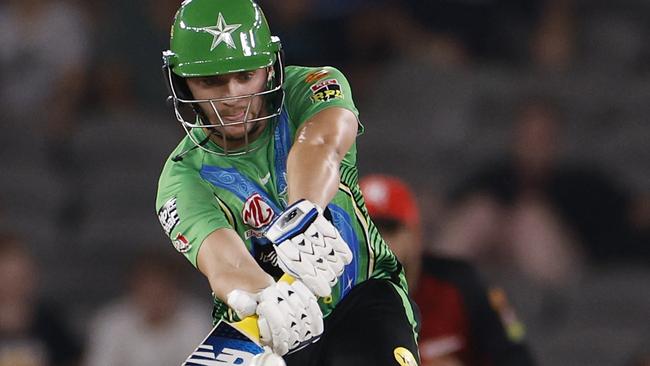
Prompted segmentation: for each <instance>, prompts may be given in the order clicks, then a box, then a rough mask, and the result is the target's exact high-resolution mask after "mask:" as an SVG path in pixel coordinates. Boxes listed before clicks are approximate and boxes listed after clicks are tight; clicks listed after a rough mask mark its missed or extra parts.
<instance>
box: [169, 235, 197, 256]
mask: <svg viewBox="0 0 650 366" xmlns="http://www.w3.org/2000/svg"><path fill="white" fill-rule="evenodd" d="M172 244H174V248H176V250H178V251H179V252H180V253H187V252H189V251H190V249H192V244H190V241H189V240H187V238H186V237H185V236H184V235H183V234H181V233H178V234H177V235H176V238H175V239H174V240H172Z"/></svg>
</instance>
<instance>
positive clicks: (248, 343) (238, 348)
mask: <svg viewBox="0 0 650 366" xmlns="http://www.w3.org/2000/svg"><path fill="white" fill-rule="evenodd" d="M253 338H254V335H253ZM262 352H264V349H263V348H262V347H261V346H260V345H259V344H258V343H257V342H255V341H254V340H253V339H251V338H250V336H249V335H247V331H246V330H244V329H242V328H241V327H240V324H239V323H237V324H230V323H228V322H226V321H220V322H219V323H217V325H216V326H215V327H214V328H213V329H212V331H211V332H210V334H209V335H208V336H207V338H206V339H205V340H204V341H203V342H202V343H201V344H200V345H199V347H198V348H197V349H196V350H195V351H194V352H193V353H192V354H191V355H190V356H189V357H188V358H187V360H185V362H184V363H183V365H182V366H229V365H233V366H246V365H249V364H250V362H251V359H252V358H253V356H255V355H257V354H259V353H262Z"/></svg>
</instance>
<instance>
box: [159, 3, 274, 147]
mask: <svg viewBox="0 0 650 366" xmlns="http://www.w3.org/2000/svg"><path fill="white" fill-rule="evenodd" d="M281 50H282V46H281V44H280V39H279V38H277V37H274V36H271V31H270V29H269V26H268V23H267V21H266V18H265V16H264V13H263V12H262V9H261V8H260V7H259V6H258V5H257V4H256V3H255V2H254V1H253V0H185V1H183V3H182V4H181V7H180V9H179V10H178V12H177V13H176V16H175V18H174V24H173V25H172V30H171V42H170V49H169V50H167V51H164V52H163V71H164V75H165V80H166V83H167V86H168V88H169V92H170V97H169V101H170V102H171V103H172V104H173V106H174V111H175V114H176V118H177V119H178V121H179V122H180V123H181V125H182V126H183V128H184V129H185V132H186V133H187V135H188V136H189V137H190V139H191V140H192V141H193V142H194V144H195V145H196V147H198V148H201V149H203V150H205V151H208V152H210V153H215V154H220V155H224V154H229V153H230V154H241V153H245V152H248V151H250V149H249V148H248V135H246V136H245V140H246V141H245V146H246V148H245V149H244V150H243V151H236V152H229V151H228V148H227V139H226V138H225V136H223V135H222V134H221V133H220V132H219V127H223V126H226V125H228V126H230V125H241V124H255V123H258V122H261V121H264V120H270V119H272V118H275V117H277V116H278V115H279V114H280V113H281V110H282V104H283V102H284V92H283V90H282V84H283V82H284V70H283V69H284V67H283V65H282V52H281ZM261 68H269V74H268V75H269V77H268V82H267V87H266V90H264V91H262V92H260V93H255V94H250V95H238V96H232V97H227V98H219V99H205V100H203V99H195V98H194V97H193V96H192V93H191V92H190V90H189V88H188V86H187V83H186V81H185V78H190V77H202V76H213V75H223V74H230V73H235V72H241V71H251V70H256V69H261ZM260 96H261V97H264V98H265V100H266V107H267V109H268V111H267V112H268V113H267V114H266V115H264V116H262V117H257V118H253V119H248V117H249V110H250V107H251V104H252V101H253V98H255V97H260ZM241 99H248V106H247V108H246V113H245V114H244V117H243V120H242V121H237V122H228V123H225V122H224V120H223V118H222V116H221V114H220V113H219V112H218V108H217V105H218V104H219V103H223V102H228V101H232V100H241ZM199 103H205V104H209V105H210V106H211V107H212V109H213V111H214V112H215V114H216V116H217V118H218V121H216V122H215V123H213V122H210V120H209V119H208V117H207V116H206V115H205V113H203V111H202V110H201V107H200V106H199ZM193 128H204V129H208V130H209V131H210V133H209V134H208V137H206V138H205V139H204V140H203V141H198V139H197V138H196V135H194V134H192V133H190V132H191V130H192V129H193ZM211 134H215V135H218V136H219V137H221V138H222V139H223V141H226V146H222V149H223V150H214V149H211V148H210V147H209V146H208V145H207V142H208V140H209V137H210V135H211Z"/></svg>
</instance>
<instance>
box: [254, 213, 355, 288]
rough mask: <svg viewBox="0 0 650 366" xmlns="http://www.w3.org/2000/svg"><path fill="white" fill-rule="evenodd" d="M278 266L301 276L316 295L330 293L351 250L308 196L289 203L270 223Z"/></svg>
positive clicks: (289, 272)
mask: <svg viewBox="0 0 650 366" xmlns="http://www.w3.org/2000/svg"><path fill="white" fill-rule="evenodd" d="M265 235H266V237H267V238H268V239H269V240H270V241H271V242H272V243H273V244H275V252H276V253H277V256H278V265H279V266H280V268H281V269H282V270H283V271H284V272H285V273H288V274H290V275H292V276H293V277H295V278H298V279H300V280H301V281H302V282H303V283H304V284H305V285H306V286H307V287H308V288H309V289H310V290H311V291H312V292H313V293H314V294H315V295H316V296H319V297H325V296H329V295H330V294H331V292H332V287H333V286H334V285H336V282H337V281H338V277H339V276H340V275H341V274H343V269H344V267H345V265H346V264H349V263H350V262H351V261H352V251H350V248H349V247H348V245H347V243H346V242H345V241H344V240H343V238H342V237H341V234H340V233H339V231H338V230H337V229H336V228H335V227H334V225H332V223H330V222H329V221H328V220H327V219H326V218H325V216H323V209H321V208H320V207H318V206H317V205H316V204H314V203H312V202H310V201H308V200H300V201H298V202H296V203H294V204H293V205H291V206H289V207H288V208H287V209H286V210H285V211H284V212H283V213H282V215H280V217H278V218H277V219H276V220H275V222H273V224H272V225H271V227H269V229H268V230H267V232H266V234H265Z"/></svg>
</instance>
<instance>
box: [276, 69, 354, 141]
mask: <svg viewBox="0 0 650 366" xmlns="http://www.w3.org/2000/svg"><path fill="white" fill-rule="evenodd" d="M285 92H286V98H287V99H286V108H287V112H288V113H289V116H291V121H292V123H293V124H294V127H295V128H298V127H299V126H301V125H302V124H303V123H305V121H307V120H308V119H310V118H311V117H312V116H313V115H315V114H316V113H318V112H320V111H322V110H323V109H326V108H330V107H340V108H345V109H348V110H350V111H352V113H354V115H355V116H357V119H358V118H359V111H358V110H357V108H356V106H355V105H354V100H353V99H352V89H351V88H350V84H349V83H348V80H347V79H346V77H345V75H343V73H341V72H340V71H339V70H337V69H336V68H333V67H329V66H326V67H320V68H308V67H297V66H289V67H287V71H286V82H285ZM362 131H363V126H362V125H361V123H359V133H362Z"/></svg>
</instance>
